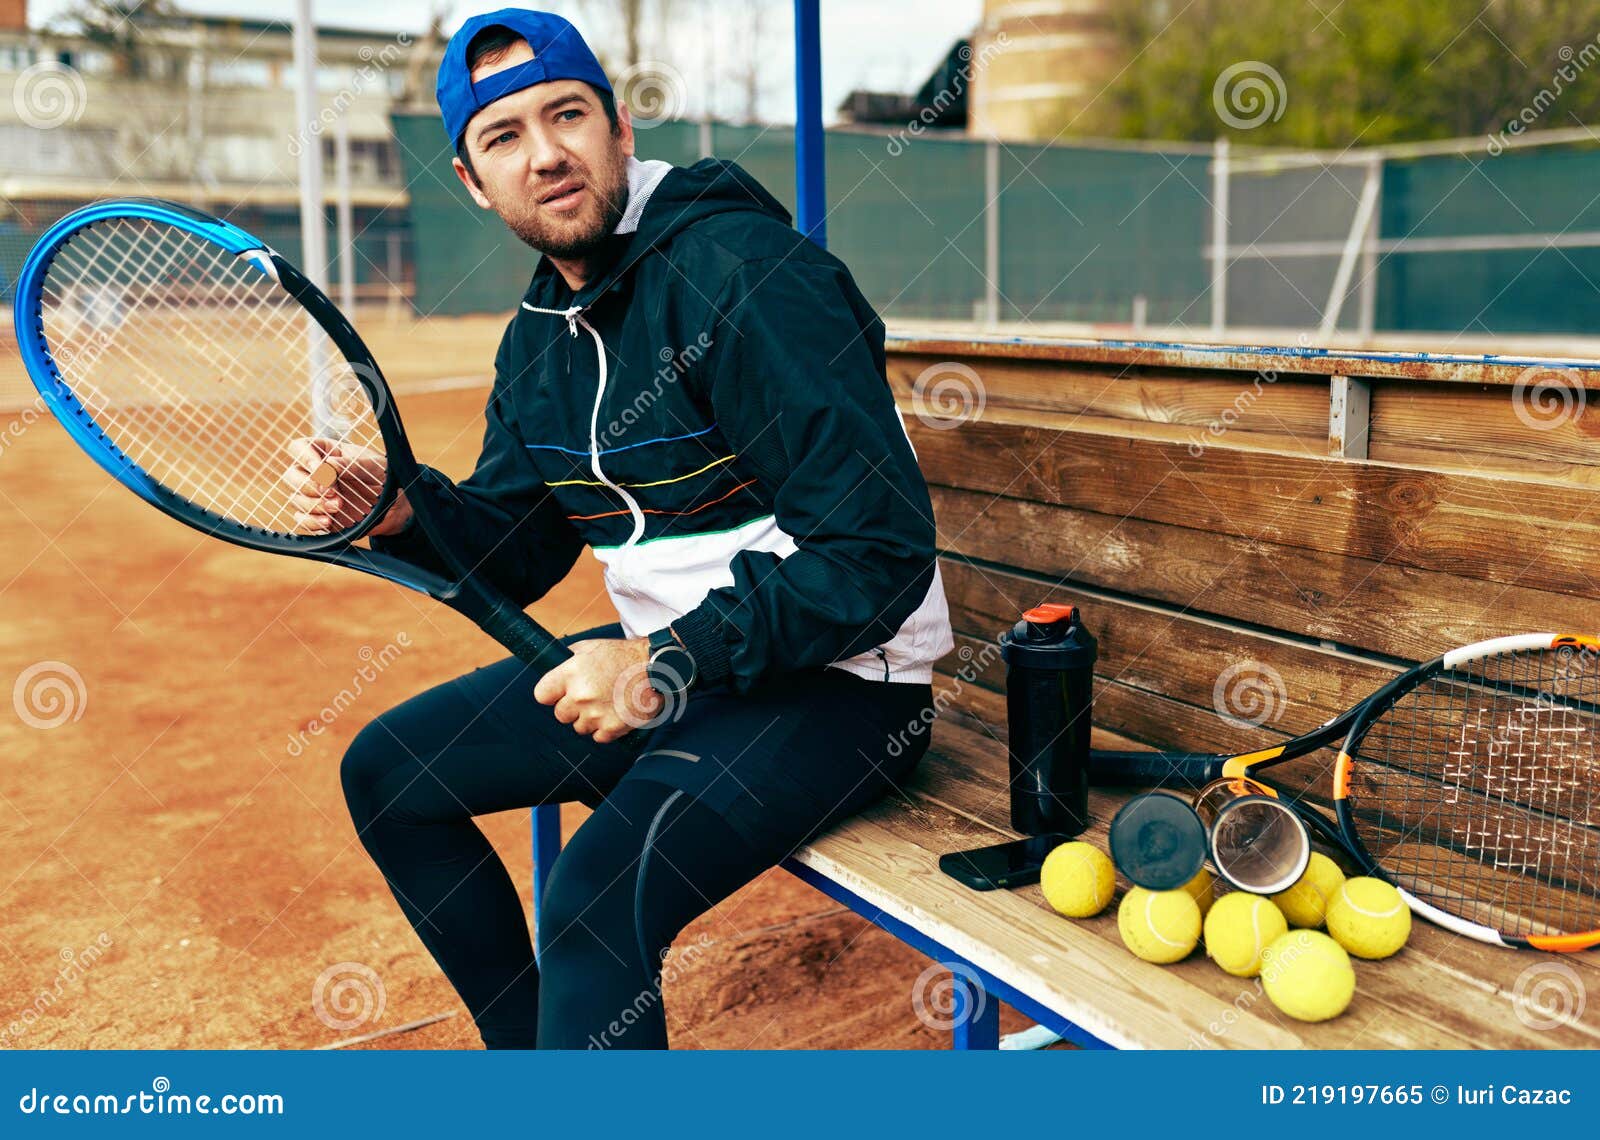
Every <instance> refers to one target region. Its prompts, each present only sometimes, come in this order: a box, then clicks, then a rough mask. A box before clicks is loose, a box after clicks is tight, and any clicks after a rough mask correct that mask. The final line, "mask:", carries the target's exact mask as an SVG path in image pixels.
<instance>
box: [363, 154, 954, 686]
mask: <svg viewBox="0 0 1600 1140" xmlns="http://www.w3.org/2000/svg"><path fill="white" fill-rule="evenodd" d="M628 167H629V204H628V208H627V212H626V215H625V216H624V218H623V220H622V222H621V224H620V225H619V226H618V227H617V232H616V233H615V234H613V235H612V237H611V239H610V245H609V248H608V250H607V260H606V265H607V266H608V268H606V269H604V270H602V271H601V272H600V273H599V274H598V275H597V276H596V277H595V278H594V279H593V280H592V281H591V283H590V284H589V285H587V286H585V288H584V289H583V290H582V291H580V292H578V293H577V294H574V293H573V292H572V290H571V289H570V288H568V286H567V285H566V283H565V282H564V281H563V279H562V278H561V276H560V274H558V273H557V272H556V271H555V269H554V267H553V266H552V265H551V264H550V262H549V261H548V259H541V261H540V264H539V266H538V268H537V270H536V271H535V273H534V276H533V281H532V283H531V284H530V286H529V288H528V291H527V294H526V295H525V297H524V298H523V302H522V305H521V307H520V309H519V310H518V312H517V314H516V316H515V317H514V318H513V319H512V321H511V323H510V325H509V326H508V327H507V329H506V332H505V336H504V338H503V340H502V341H501V344H500V350H499V353H498V355H497V357H496V359H495V381H494V388H493V391H492V393H491V394H490V397H489V402H488V407H487V409H486V414H485V419H486V430H485V433H484V440H483V450H482V454H481V456H480V457H479V459H478V464H477V468H476V469H475V470H474V471H473V473H472V475H471V476H469V477H468V478H467V479H465V480H463V481H462V482H461V483H460V484H459V485H454V484H452V483H451V482H450V481H449V480H448V479H446V478H445V477H444V476H443V475H441V474H440V473H438V472H437V471H434V470H432V469H425V470H424V473H423V478H422V480H421V481H420V482H419V483H418V485H416V486H415V487H413V488H412V489H411V491H410V493H411V494H413V495H424V496H427V497H428V499H427V505H428V506H429V507H431V508H432V510H433V513H434V515H435V516H436V517H438V518H440V519H441V520H442V521H443V522H444V524H445V526H446V527H448V528H449V530H450V531H451V533H452V534H453V535H454V536H455V538H456V541H457V542H458V543H459V544H460V548H461V551H462V553H463V554H464V555H466V556H467V558H468V561H469V563H471V564H475V565H476V566H477V568H478V572H479V573H480V574H481V575H483V576H484V577H486V578H487V579H488V580H489V581H491V582H493V583H494V584H495V585H497V586H498V587H499V588H500V589H502V590H504V591H505V592H506V593H507V594H509V595H510V596H511V597H512V598H514V599H515V600H516V601H517V602H518V604H521V605H526V604H528V603H530V602H532V601H535V600H537V599H538V598H539V597H541V596H542V595H543V594H544V593H545V592H546V591H547V590H549V589H550V587H551V586H553V585H554V584H555V583H557V582H559V581H560V580H561V579H562V578H563V577H564V576H565V575H566V573H567V571H568V570H569V569H571V567H572V565H573V563H574V561H575V560H576V558H577V556H578V553H579V551H580V550H581V549H582V547H583V546H584V545H585V544H588V545H589V546H591V547H593V549H594V551H595V554H596V555H597V557H598V558H599V559H600V561H601V562H602V563H603V564H604V567H605V578H606V586H607V589H608V591H609V593H610V596H611V599H612V601H613V602H614V603H615V605H616V608H617V611H618V613H619V614H620V615H621V618H622V624H623V627H624V629H625V630H626V632H627V633H628V634H629V635H630V636H639V635H643V634H648V633H651V632H653V631H655V630H657V629H660V628H662V627H663V626H666V625H668V624H670V625H671V626H672V628H673V630H674V631H675V632H676V633H677V634H678V636H679V638H680V639H681V640H682V641H683V642H684V644H685V645H687V646H688V648H689V650H690V652H691V653H692V654H693V655H694V658H695V662H696V665H697V667H698V669H699V675H700V680H701V683H703V684H718V683H724V682H725V683H727V684H729V685H731V686H732V687H733V689H734V690H735V691H737V692H744V691H747V690H748V689H749V688H750V687H751V686H753V685H755V684H757V683H759V682H761V681H763V680H766V679H770V678H771V677H773V676H774V675H776V674H779V673H781V672H783V671H785V670H793V669H801V668H808V667H817V666H825V665H830V664H832V665H836V666H837V667H839V668H843V669H846V670H848V671H850V672H852V673H855V674H857V675H859V676H863V677H868V678H872V679H876V680H884V681H907V682H927V681H929V680H931V678H932V666H933V663H934V662H935V661H936V660H937V659H938V658H939V657H941V656H943V655H944V654H945V653H947V652H948V651H949V650H950V648H951V647H952V641H951V636H950V623H949V618H948V615H947V612H946V606H945V598H944V589H943V585H942V583H941V581H940V577H939V573H938V565H937V562H936V560H935V552H934V526H933V512H932V508H931V506H930V503H929V499H928V491H927V486H926V484H925V483H924V482H923V479H922V474H921V472H920V471H919V470H918V468H917V462H916V457H915V455H914V454H913V453H912V449H911V444H910V440H909V438H908V437H907V435H906V431H905V428H904V425H903V424H902V422H901V420H900V416H899V413H898V411H897V410H896V408H895V405H894V400H893V397H892V395H891V392H890V390H889V386H888V383H887V381H886V379H885V372H884V330H883V323H882V322H881V321H880V320H879V319H878V317H877V315H876V314H875V313H874V312H873V310H872V308H871V306H869V305H868V303H867V301H866V299H865V298H864V297H863V296H862V295H861V293H860V291H859V290H858V289H857V288H856V286H855V282H854V281H853V280H852V279H851V276H850V273H849V271H848V270H847V269H846V268H845V267H844V264H843V263H842V262H840V261H839V259H838V258H836V257H834V256H832V255H831V254H829V253H827V252H826V251H825V250H823V249H820V248H819V247H818V246H817V245H816V244H815V243H813V242H811V241H809V240H807V239H806V238H804V237H802V236H801V235H800V234H798V233H797V232H796V231H795V230H794V229H793V228H792V227H791V225H790V218H789V214H788V213H787V211H785V210H784V208H783V207H782V206H781V205H780V204H779V203H778V202H777V201H776V200H774V199H773V198H772V196H771V195H770V194H768V193H767V192H766V190H764V189H763V188H762V187H761V185H760V184H759V183H758V182H756V180H755V179H754V178H752V177H751V176H750V175H749V174H748V173H746V172H745V171H744V170H743V169H741V168H740V167H739V166H738V165H737V164H735V163H732V162H725V161H721V160H716V159H705V160H703V161H701V162H698V163H696V164H695V165H694V166H692V167H687V168H683V167H673V166H670V165H669V164H667V163H664V162H639V161H637V160H634V159H630V160H629V163H628ZM376 541H377V543H378V544H379V545H380V546H381V547H382V548H383V549H385V550H390V551H393V552H394V553H398V554H401V555H404V556H408V557H413V558H418V559H422V560H427V561H431V560H430V559H428V558H427V555H426V554H425V552H424V551H425V547H424V545H423V544H422V543H421V542H419V541H418V538H417V537H416V536H415V535H414V534H412V533H407V534H402V535H399V536H396V537H393V538H389V539H380V540H376Z"/></svg>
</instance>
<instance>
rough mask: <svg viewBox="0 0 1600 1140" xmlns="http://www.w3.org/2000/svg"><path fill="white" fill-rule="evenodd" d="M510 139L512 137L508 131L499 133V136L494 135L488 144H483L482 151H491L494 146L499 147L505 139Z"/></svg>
mask: <svg viewBox="0 0 1600 1140" xmlns="http://www.w3.org/2000/svg"><path fill="white" fill-rule="evenodd" d="M511 137H512V135H511V132H510V131H501V132H500V133H499V134H497V135H495V136H494V138H492V139H490V140H489V141H488V142H486V143H484V144H483V149H484V150H493V149H494V148H495V147H496V146H498V145H500V144H501V143H502V142H504V141H505V140H506V139H509V138H511Z"/></svg>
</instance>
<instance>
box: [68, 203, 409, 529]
mask: <svg viewBox="0 0 1600 1140" xmlns="http://www.w3.org/2000/svg"><path fill="white" fill-rule="evenodd" d="M43 302H44V303H43V305H42V316H43V323H44V334H45V341H46V345H47V347H48V349H49V351H50V354H51V356H52V358H53V360H54V361H55V364H56V367H57V370H58V373H59V374H60V377H61V381H62V384H63V386H64V387H65V388H66V390H67V391H68V392H70V393H71V394H72V396H73V398H74V399H75V400H76V401H77V402H78V404H79V405H80V406H81V407H82V408H83V410H84V412H85V414H86V415H87V416H88V417H89V418H90V419H91V420H92V421H93V422H94V424H95V425H96V426H97V427H98V428H99V429H100V430H101V431H102V432H103V433H104V434H105V435H106V437H107V438H108V439H109V440H110V441H111V442H112V443H113V444H114V445H115V446H116V447H117V448H118V450H119V451H121V452H122V453H123V454H124V455H126V456H127V457H128V458H129V460H131V461H132V462H133V463H134V464H136V465H137V466H139V467H140V468H141V469H142V470H143V471H144V472H145V473H146V474H147V475H149V476H150V477H151V478H152V479H154V480H155V481H156V482H157V483H159V484H160V485H161V486H163V487H164V488H166V489H167V490H168V491H170V492H172V493H173V494H175V495H178V496H180V497H182V498H184V499H186V500H188V501H189V502H191V503H193V504H195V505H196V506H199V507H202V508H204V509H206V510H208V511H210V512H212V513H213V514H216V515H220V516H221V517H223V518H226V519H228V520H230V521H232V522H235V523H238V524H241V525H245V526H250V527H254V528H257V529H260V530H265V531H270V532H273V533H277V534H293V533H295V531H296V527H295V515H296V506H295V503H294V500H293V497H292V495H293V488H291V487H290V486H289V485H288V484H287V483H286V482H285V481H284V480H283V476H284V474H285V472H286V471H287V469H288V466H289V462H290V457H289V452H288V448H289V446H290V444H292V443H293V442H295V441H296V440H303V439H310V438H325V439H329V440H332V441H334V442H336V443H337V444H338V446H339V450H340V452H341V453H343V454H346V455H360V454H362V453H364V452H370V453H372V454H373V455H375V456H376V457H378V458H380V459H381V457H382V456H383V441H382V434H381V432H380V430H379V428H378V424H377V417H376V412H375V410H374V409H373V407H372V403H371V396H370V395H369V394H368V393H367V391H366V389H365V388H364V387H363V386H361V384H360V383H359V380H358V379H357V377H356V376H355V371H354V367H353V366H352V365H350V364H349V363H348V362H347V361H345V359H344V358H343V356H342V355H341V354H340V353H339V352H338V351H337V349H336V348H335V346H334V345H333V344H332V342H331V340H330V339H329V338H328V337H327V335H326V334H325V333H324V332H323V331H322V330H321V328H320V327H319V326H317V325H316V323H315V321H314V320H313V319H312V318H311V316H310V314H309V313H307V312H306V311H305V310H304V309H303V308H302V307H301V306H300V305H299V303H298V302H296V301H295V300H294V299H293V298H292V297H290V296H289V295H288V294H287V293H285V292H284V291H283V290H282V289H281V288H280V287H279V286H278V285H277V283H276V282H274V281H272V280H271V279H270V278H268V277H266V276H264V275H263V274H262V273H261V272H260V271H259V270H258V269H257V268H256V267H255V266H253V265H251V264H249V263H248V262H245V261H243V260H242V259H240V258H237V257H235V256H234V255H232V254H230V253H228V252H227V251H226V250H223V249H221V248H220V247H218V246H215V245H213V244H211V243H210V242H207V241H204V240H203V239H200V238H198V237H195V236H193V235H190V234H188V233H186V232H184V231H181V230H178V229H175V228H172V227H169V226H165V225H162V224H160V223H157V222H150V221H143V220H130V219H115V220H112V221H110V222H106V223H100V224H96V225H93V226H90V227H87V228H85V229H84V230H82V231H80V232H79V233H77V234H75V235H74V236H73V238H72V239H71V240H70V241H69V242H67V243H66V245H64V246H63V247H62V249H60V250H59V251H58V252H57V254H56V257H55V258H54V259H53V261H52V263H51V265H50V267H49V268H48V270H47V272H46V276H45V281H44V289H43ZM341 485H342V486H343V487H345V488H347V489H349V490H351V491H354V492H355V496H354V497H355V498H356V499H357V500H358V501H374V500H376V499H377V497H378V494H377V492H379V491H381V488H382V476H381V473H380V472H377V471H368V470H363V469H362V468H360V467H346V468H345V469H344V477H343V479H342V480H341ZM342 497H344V498H351V497H352V496H350V495H345V496H342Z"/></svg>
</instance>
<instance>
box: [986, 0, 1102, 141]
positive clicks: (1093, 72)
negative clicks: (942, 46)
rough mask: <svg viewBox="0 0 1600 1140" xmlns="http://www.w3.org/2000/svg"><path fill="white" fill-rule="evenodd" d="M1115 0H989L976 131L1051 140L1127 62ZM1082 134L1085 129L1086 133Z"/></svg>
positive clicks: (1066, 129)
mask: <svg viewBox="0 0 1600 1140" xmlns="http://www.w3.org/2000/svg"><path fill="white" fill-rule="evenodd" d="M1114 2H1115V0H984V5H983V22H982V23H981V24H980V25H979V26H978V30H977V31H976V32H975V33H974V34H973V42H972V49H973V51H972V55H973V59H974V60H980V61H982V66H981V67H975V68H974V69H973V74H972V96H971V110H970V112H969V115H968V119H969V123H968V130H969V131H970V133H972V134H974V135H978V136H981V137H985V138H988V137H998V138H1002V139H1009V140H1016V141H1037V142H1048V141H1050V140H1051V139H1053V138H1055V137H1056V136H1057V135H1058V134H1071V133H1073V132H1072V129H1071V127H1072V123H1073V122H1074V121H1075V120H1077V118H1078V117H1079V115H1080V114H1081V113H1082V111H1083V110H1084V109H1085V108H1086V107H1087V106H1088V105H1089V104H1090V103H1091V102H1092V101H1093V100H1094V98H1095V97H1096V96H1097V95H1098V94H1099V92H1100V91H1102V90H1103V89H1104V88H1105V85H1106V83H1107V82H1108V81H1109V80H1110V79H1111V77H1112V76H1113V75H1115V74H1116V73H1117V70H1118V69H1119V68H1120V67H1121V66H1122V65H1123V63H1124V62H1126V61H1124V60H1122V59H1120V58H1119V56H1120V51H1121V49H1120V48H1119V47H1118V44H1117V40H1116V37H1115V36H1114V35H1113V34H1112V29H1111V6H1112V4H1113V3H1114ZM1080 133H1081V132H1080Z"/></svg>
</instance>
